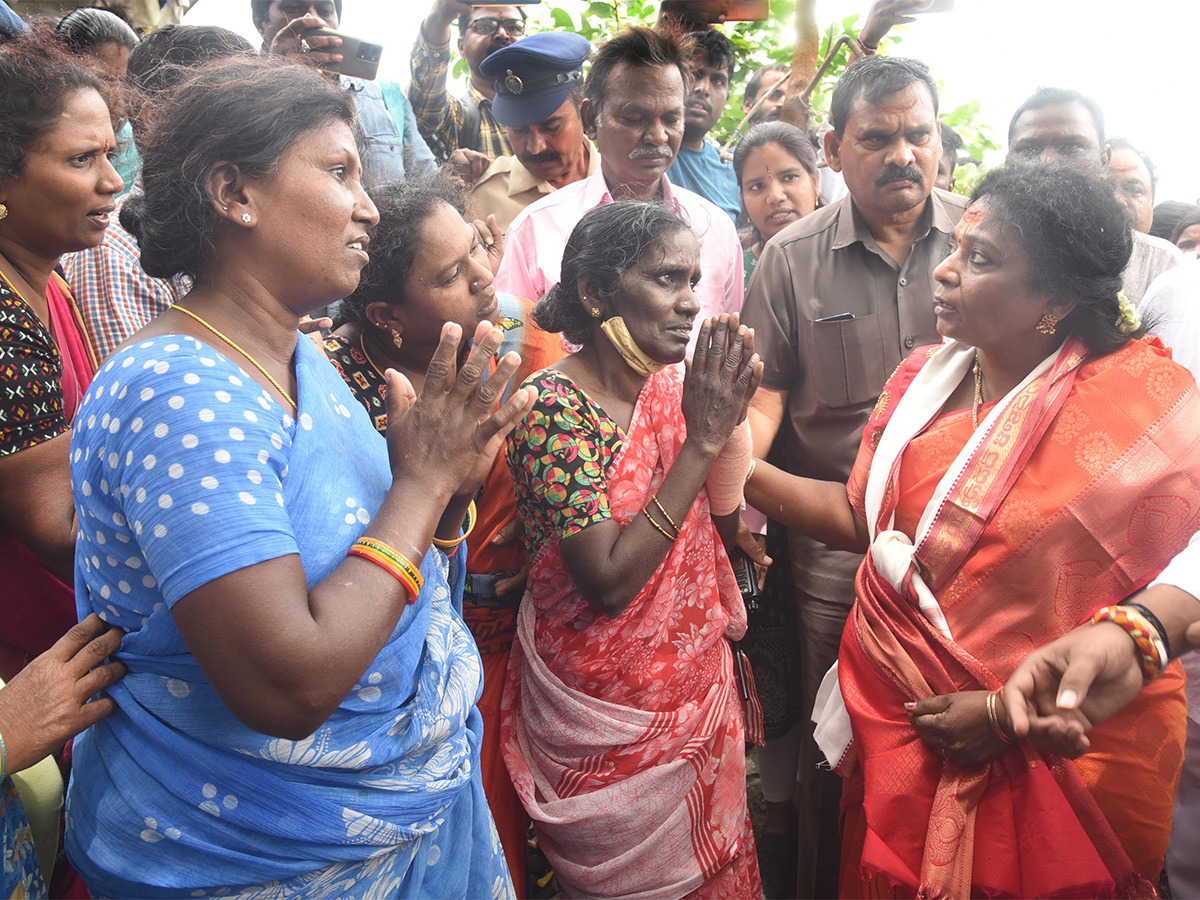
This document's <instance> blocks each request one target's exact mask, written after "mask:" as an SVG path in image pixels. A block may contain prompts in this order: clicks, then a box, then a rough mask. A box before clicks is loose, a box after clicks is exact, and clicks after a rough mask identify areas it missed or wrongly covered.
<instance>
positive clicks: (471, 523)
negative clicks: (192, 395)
mask: <svg viewBox="0 0 1200 900" xmlns="http://www.w3.org/2000/svg"><path fill="white" fill-rule="evenodd" d="M478 518H479V513H478V510H476V509H475V501H474V500H472V501H471V503H470V505H469V506H468V507H467V518H466V524H465V525H463V533H462V534H460V535H459V536H458V537H456V538H451V539H450V540H448V541H443V540H441V539H440V538H434V539H433V546H435V547H438V548H440V549H442V550H452V549H454V548H455V547H457V546H458V545H459V544H461V543H462V542H463V541H465V540H466V539H467V538H469V537H470V536H471V532H472V531H474V530H475V522H476V521H477V520H478Z"/></svg>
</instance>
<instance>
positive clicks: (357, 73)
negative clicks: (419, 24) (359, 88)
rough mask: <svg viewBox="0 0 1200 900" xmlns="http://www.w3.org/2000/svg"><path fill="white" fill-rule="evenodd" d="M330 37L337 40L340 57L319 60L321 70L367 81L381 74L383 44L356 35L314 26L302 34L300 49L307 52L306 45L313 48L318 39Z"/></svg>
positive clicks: (322, 39) (318, 66) (318, 64)
mask: <svg viewBox="0 0 1200 900" xmlns="http://www.w3.org/2000/svg"><path fill="white" fill-rule="evenodd" d="M330 39H336V40H337V42H338V44H337V46H338V48H339V49H340V51H341V53H340V54H336V55H337V56H338V57H339V58H338V59H337V60H334V61H331V62H318V63H317V64H316V65H317V68H319V69H320V70H321V71H323V72H333V73H335V74H337V75H349V76H350V77H352V78H363V79H366V80H367V81H373V80H374V79H375V76H376V75H377V74H379V60H380V58H382V56H383V47H382V46H380V45H379V44H372V43H369V42H368V41H364V40H361V39H359V38H356V37H350V35H348V34H342V33H341V32H340V31H334V30H333V29H332V28H312V29H309V30H308V31H306V32H304V34H303V35H301V40H300V49H301V51H302V52H305V51H304V47H305V45H307V46H309V47H310V48H311V47H312V46H313V43H314V42H316V41H328V40H330ZM307 52H312V51H311V50H310V51H307ZM322 55H330V54H322Z"/></svg>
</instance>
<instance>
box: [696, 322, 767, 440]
mask: <svg viewBox="0 0 1200 900" xmlns="http://www.w3.org/2000/svg"><path fill="white" fill-rule="evenodd" d="M685 365H686V369H687V376H686V377H685V378H684V381H683V400H682V407H683V417H684V420H685V421H686V422H687V440H688V442H690V443H694V444H695V445H696V446H697V447H699V448H700V449H702V450H704V451H705V452H710V453H712V454H714V455H715V454H717V453H720V452H721V448H722V447H724V446H725V442H726V441H728V440H729V436H730V434H732V433H733V429H734V427H735V426H737V425H738V424H739V423H741V422H742V421H743V420H744V419H745V418H746V410H747V409H748V408H749V406H750V399H751V398H752V397H753V396H754V392H755V391H756V390H757V389H758V384H759V382H760V381H762V372H763V364H762V362H761V361H760V360H759V358H758V354H756V353H755V352H754V329H753V328H747V327H746V326H744V325H742V324H740V322H739V318H738V314H737V313H734V314H733V315H722V316H714V317H713V318H710V319H707V320H705V322H704V324H703V325H701V326H700V334H699V336H698V337H697V339H696V350H695V352H694V354H693V355H692V358H691V359H690V360H688V361H687V362H686V364H685Z"/></svg>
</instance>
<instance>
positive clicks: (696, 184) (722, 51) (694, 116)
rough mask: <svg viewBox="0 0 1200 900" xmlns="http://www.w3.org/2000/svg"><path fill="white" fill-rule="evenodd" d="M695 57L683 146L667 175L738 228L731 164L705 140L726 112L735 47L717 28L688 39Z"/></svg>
mask: <svg viewBox="0 0 1200 900" xmlns="http://www.w3.org/2000/svg"><path fill="white" fill-rule="evenodd" d="M692 39H693V40H694V41H695V43H696V56H695V58H693V60H692V73H693V80H692V90H691V93H690V94H688V99H687V107H686V109H685V112H684V118H683V143H682V144H681V145H680V147H679V156H677V157H676V158H675V163H674V165H672V166H671V168H670V169H668V170H667V174H668V175H669V176H670V177H671V181H672V183H674V184H677V185H679V186H680V187H685V188H687V189H688V190H689V191H694V192H695V193H697V194H699V195H700V196H701V197H703V198H705V199H706V200H710V201H712V202H713V203H715V204H716V205H717V206H719V207H721V209H723V210H725V212H727V213H729V217H730V218H731V219H733V221H734V223H735V224H736V223H737V218H738V214H739V213H740V212H741V211H742V201H741V198H740V197H739V195H738V185H737V175H735V174H734V172H733V164H732V163H731V162H728V161H727V160H724V159H722V158H721V153H720V151H718V150H717V148H716V147H715V146H714V145H712V144H710V143H708V142H707V141H705V140H704V138H705V137H706V136H707V135H708V133H709V132H710V131H711V130H712V128H713V126H714V125H716V124H717V122H719V121H720V120H721V116H722V115H724V113H725V104H726V103H728V102H729V82H730V80H731V79H732V78H733V61H734V59H735V56H734V49H733V42H732V41H731V40H729V38H727V37H725V35H723V34H721V32H719V31H717V30H715V29H706V30H704V31H697V32H695V33H694V34H693V35H692Z"/></svg>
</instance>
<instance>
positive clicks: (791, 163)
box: [733, 122, 819, 286]
mask: <svg viewBox="0 0 1200 900" xmlns="http://www.w3.org/2000/svg"><path fill="white" fill-rule="evenodd" d="M733 171H734V173H735V174H736V175H737V181H738V188H739V189H740V191H741V195H742V209H743V210H744V212H745V216H746V218H747V219H749V220H750V224H751V225H753V226H754V243H753V244H751V245H750V247H749V249H747V250H746V251H745V260H746V284H747V286H749V284H750V275H751V274H752V273H753V272H754V266H755V264H756V263H757V262H758V255H759V254H760V253H762V248H763V244H765V243H766V242H767V241H769V240H770V239H771V238H773V237H775V235H777V234H779V232H781V231H783V229H785V228H787V227H788V226H789V225H791V224H792V223H793V222H799V221H800V220H801V219H803V218H804V217H805V216H807V215H808V214H809V213H811V212H812V211H813V210H814V209H816V208H817V203H818V200H819V193H818V186H817V154H816V151H815V150H814V149H813V145H812V141H810V140H809V139H808V137H807V136H806V135H805V134H804V132H803V131H801V130H800V129H799V128H797V127H796V126H795V125H788V124H787V123H786V122H764V123H762V124H761V125H755V126H754V127H753V128H751V129H750V131H749V132H748V133H747V134H746V136H745V137H744V138H742V140H741V142H740V143H739V144H738V146H737V149H736V150H735V151H734V153H733Z"/></svg>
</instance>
